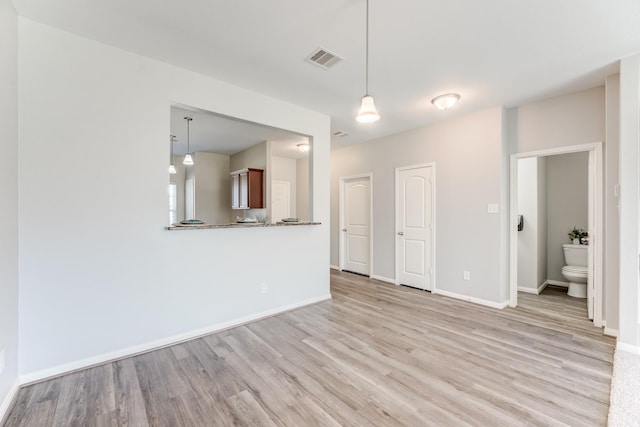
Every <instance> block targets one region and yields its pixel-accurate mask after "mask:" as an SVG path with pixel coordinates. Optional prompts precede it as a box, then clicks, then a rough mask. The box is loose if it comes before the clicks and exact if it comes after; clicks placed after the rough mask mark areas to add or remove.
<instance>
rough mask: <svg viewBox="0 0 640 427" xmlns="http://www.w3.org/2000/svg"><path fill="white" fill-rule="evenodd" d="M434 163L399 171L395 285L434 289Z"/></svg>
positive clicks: (397, 171) (397, 170)
mask: <svg viewBox="0 0 640 427" xmlns="http://www.w3.org/2000/svg"><path fill="white" fill-rule="evenodd" d="M434 234H435V164H433V163H429V164H423V165H415V166H406V167H402V168H396V284H398V285H407V286H411V287H414V288H418V289H423V290H426V291H433V290H434V288H435V286H434V284H435V280H434V278H435V274H434V273H435V270H434V266H435V236H434Z"/></svg>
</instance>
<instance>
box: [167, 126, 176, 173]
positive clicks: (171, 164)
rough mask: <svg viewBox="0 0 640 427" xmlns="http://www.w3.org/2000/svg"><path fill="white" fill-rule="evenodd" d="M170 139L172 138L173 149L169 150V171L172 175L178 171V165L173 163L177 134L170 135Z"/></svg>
mask: <svg viewBox="0 0 640 427" xmlns="http://www.w3.org/2000/svg"><path fill="white" fill-rule="evenodd" d="M169 137H170V138H169V139H170V141H171V142H170V143H169V144H170V145H171V150H170V152H169V173H170V174H171V175H173V174H175V173H176V167H175V166H174V165H173V143H174V142H175V140H176V136H175V135H169Z"/></svg>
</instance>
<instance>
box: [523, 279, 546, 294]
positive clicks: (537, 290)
mask: <svg viewBox="0 0 640 427" xmlns="http://www.w3.org/2000/svg"><path fill="white" fill-rule="evenodd" d="M548 284H549V281H548V280H545V281H544V282H543V283H542V284H541V285H540V286H538V287H537V288H535V289H534V288H521V287H520V286H518V292H526V293H528V294H535V295H540V294H541V293H542V291H544V288H546V287H547V285H548Z"/></svg>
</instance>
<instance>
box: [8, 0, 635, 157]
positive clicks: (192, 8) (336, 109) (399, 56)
mask: <svg viewBox="0 0 640 427" xmlns="http://www.w3.org/2000/svg"><path fill="white" fill-rule="evenodd" d="M13 3H14V5H15V7H16V9H17V11H18V13H19V14H20V15H22V16H25V17H28V18H30V19H33V20H35V21H38V22H42V23H45V24H48V25H52V26H55V27H58V28H62V29H64V30H67V31H70V32H72V33H76V34H79V35H82V36H85V37H88V38H91V39H95V40H97V41H100V42H104V43H107V44H110V45H113V46H117V47H120V48H122V49H126V50H129V51H132V52H136V53H139V54H142V55H145V56H149V57H152V58H156V59H159V60H161V61H165V62H167V63H171V64H174V65H177V66H179V67H182V68H186V69H189V70H193V71H196V72H199V73H202V74H205V75H209V76H212V77H214V78H217V79H220V80H224V81H226V82H229V83H232V84H235V85H237V86H241V87H245V88H248V89H252V90H254V91H257V92H260V93H263V94H266V95H269V96H273V97H276V98H279V99H283V100H286V101H289V102H292V103H295V104H297V105H301V106H304V107H307V108H309V109H312V110H315V111H319V112H322V113H325V114H328V115H330V116H331V119H332V120H331V123H332V125H331V126H332V132H336V131H343V132H347V133H349V135H348V136H346V137H342V138H338V137H334V138H333V139H332V146H333V147H340V146H344V145H349V144H353V143H358V142H363V141H366V140H369V139H372V138H376V137H381V136H384V135H389V134H393V133H397V132H400V131H404V130H408V129H412V128H416V127H420V126H424V125H427V124H429V123H432V122H435V121H439V120H442V119H445V118H449V117H452V116H455V115H458V114H462V113H465V112H470V111H473V110H478V109H482V108H486V107H491V106H496V105H504V106H506V107H512V106H516V105H520V104H522V103H525V102H531V101H534V100H537V99H542V98H546V97H549V96H554V95H560V94H563V93H569V92H573V91H576V90H581V89H587V88H591V87H595V86H598V85H601V84H603V83H604V78H605V76H606V75H608V74H612V73H616V72H617V70H618V68H617V67H618V65H617V61H618V60H619V59H620V58H623V57H625V56H629V55H632V54H635V53H637V52H639V51H640V1H638V0H606V1H604V0H562V1H558V0H538V1H514V0H483V1H481V2H480V1H473V0H448V1H434V0H402V1H390V0H370V68H369V92H370V93H371V94H372V95H373V96H374V97H375V101H376V106H377V107H378V110H379V112H380V115H381V117H382V118H381V120H380V121H379V122H376V123H373V124H359V123H357V122H356V121H355V115H356V112H357V109H358V107H359V102H360V98H361V97H362V96H363V95H364V91H365V88H364V61H365V1H364V0H323V1H314V2H311V1H300V0H270V1H264V0H240V1H223V0H189V1H182V2H177V1H170V0H136V1H131V0H109V1H98V0H93V1H88V0H56V1H51V0H13ZM319 46H322V47H324V48H326V49H329V50H330V51H333V52H335V53H337V54H339V55H340V56H342V57H344V61H342V62H341V63H339V64H337V65H336V66H335V67H333V68H332V69H330V70H323V69H321V68H318V67H316V66H314V65H311V64H309V63H307V62H305V61H304V58H305V57H306V56H307V55H309V54H310V53H311V52H312V51H313V50H314V49H316V48H317V47H319ZM446 92H457V93H459V94H461V96H462V99H461V101H460V103H459V104H458V105H457V106H456V107H455V108H454V109H452V110H449V111H445V112H442V111H438V110H436V109H435V108H434V107H433V106H432V105H431V104H430V100H431V99H432V98H433V97H434V96H436V95H439V94H442V93H446Z"/></svg>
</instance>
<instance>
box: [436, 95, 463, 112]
mask: <svg viewBox="0 0 640 427" xmlns="http://www.w3.org/2000/svg"><path fill="white" fill-rule="evenodd" d="M459 100H460V95H458V94H457V93H446V94H444V95H440V96H436V97H435V98H433V99H432V100H431V103H432V104H433V105H435V106H436V108H437V109H438V110H448V109H449V108H453V106H454V105H456V103H457V102H458V101H459Z"/></svg>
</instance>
